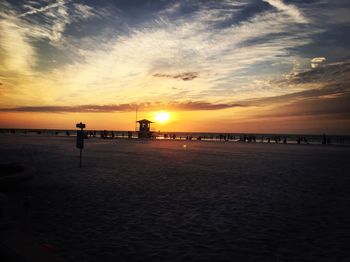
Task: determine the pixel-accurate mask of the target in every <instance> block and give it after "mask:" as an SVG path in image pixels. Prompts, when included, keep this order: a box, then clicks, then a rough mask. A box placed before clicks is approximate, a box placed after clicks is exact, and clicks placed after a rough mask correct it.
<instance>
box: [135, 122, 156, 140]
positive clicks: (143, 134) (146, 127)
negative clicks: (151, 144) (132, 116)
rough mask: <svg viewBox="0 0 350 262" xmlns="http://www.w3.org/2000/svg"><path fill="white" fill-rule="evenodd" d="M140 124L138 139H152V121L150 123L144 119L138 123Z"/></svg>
mask: <svg viewBox="0 0 350 262" xmlns="http://www.w3.org/2000/svg"><path fill="white" fill-rule="evenodd" d="M137 122H138V123H139V124H140V127H139V131H138V137H139V138H151V137H152V132H151V131H150V129H151V123H153V122H152V121H149V120H147V119H142V120H139V121H137Z"/></svg>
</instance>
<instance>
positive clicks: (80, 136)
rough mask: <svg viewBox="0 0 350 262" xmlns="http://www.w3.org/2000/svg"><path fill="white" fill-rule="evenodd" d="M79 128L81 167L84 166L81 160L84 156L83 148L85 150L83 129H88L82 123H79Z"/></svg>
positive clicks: (78, 143) (78, 144)
mask: <svg viewBox="0 0 350 262" xmlns="http://www.w3.org/2000/svg"><path fill="white" fill-rule="evenodd" d="M76 127H77V128H80V130H79V131H77V145H76V146H77V148H79V149H80V157H79V167H81V166H82V163H81V158H82V154H83V148H84V131H83V129H84V128H85V127H86V125H85V124H83V123H82V122H80V123H78V124H77V125H76Z"/></svg>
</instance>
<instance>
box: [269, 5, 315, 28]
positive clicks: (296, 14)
mask: <svg viewBox="0 0 350 262" xmlns="http://www.w3.org/2000/svg"><path fill="white" fill-rule="evenodd" d="M263 1H264V2H266V3H269V4H270V5H271V6H273V7H275V8H276V9H277V10H279V11H282V12H284V13H286V14H287V15H289V16H291V17H293V18H294V19H295V20H296V21H297V22H300V23H307V22H308V19H307V18H306V17H304V15H303V14H302V13H301V11H300V10H299V9H298V8H297V7H296V6H294V5H287V4H285V3H284V2H283V1H282V0H263Z"/></svg>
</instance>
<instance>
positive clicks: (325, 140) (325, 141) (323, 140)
mask: <svg viewBox="0 0 350 262" xmlns="http://www.w3.org/2000/svg"><path fill="white" fill-rule="evenodd" d="M322 144H323V145H325V144H327V136H326V134H323V139H322Z"/></svg>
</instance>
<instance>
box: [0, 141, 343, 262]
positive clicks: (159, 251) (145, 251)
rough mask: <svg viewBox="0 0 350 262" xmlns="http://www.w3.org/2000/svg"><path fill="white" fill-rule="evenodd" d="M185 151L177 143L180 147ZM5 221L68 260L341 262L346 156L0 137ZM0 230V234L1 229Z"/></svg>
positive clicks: (214, 145) (331, 150)
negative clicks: (79, 145) (10, 178)
mask: <svg viewBox="0 0 350 262" xmlns="http://www.w3.org/2000/svg"><path fill="white" fill-rule="evenodd" d="M184 144H186V145H187V147H186V148H185V147H183V145H184ZM0 155H1V160H0V162H1V163H6V162H13V161H16V162H22V163H24V164H25V165H27V166H34V167H36V169H37V171H38V172H37V174H36V175H35V177H34V178H32V179H31V180H28V181H23V182H22V183H21V184H18V185H16V186H15V187H13V188H11V189H10V190H8V191H7V194H8V196H9V198H10V204H11V212H12V217H13V219H14V221H20V215H19V214H20V212H16V210H19V208H20V203H21V201H22V199H23V197H24V196H25V195H31V196H32V206H31V211H32V222H31V224H32V229H31V230H32V234H33V236H35V237H36V238H37V239H38V240H39V241H40V242H42V243H47V244H50V245H52V246H53V247H54V248H55V250H56V253H57V254H58V255H60V256H61V257H62V258H64V259H65V260H67V261H107V262H108V261H135V260H136V261H193V260H196V261H218V260H221V261H350V248H349V247H350V211H349V209H350V160H349V159H350V148H349V147H335V146H321V145H319V146H311V145H283V144H240V143H225V142H198V141H191V142H188V141H187V142H184V141H138V140H132V141H128V140H113V141H112V140H100V139H90V140H88V141H86V149H85V151H84V167H83V168H82V169H79V168H78V157H77V156H78V150H77V149H76V148H75V140H74V138H55V137H39V136H37V137H26V136H19V135H1V136H0ZM0 233H1V232H0Z"/></svg>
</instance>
